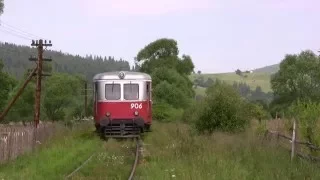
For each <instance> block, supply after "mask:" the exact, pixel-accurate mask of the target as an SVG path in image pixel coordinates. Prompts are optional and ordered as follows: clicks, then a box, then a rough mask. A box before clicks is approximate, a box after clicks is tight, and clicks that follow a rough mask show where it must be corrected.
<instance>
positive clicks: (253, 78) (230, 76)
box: [190, 73, 271, 95]
mask: <svg viewBox="0 0 320 180" xmlns="http://www.w3.org/2000/svg"><path fill="white" fill-rule="evenodd" d="M199 76H203V77H204V79H205V80H207V79H208V78H212V79H213V80H215V79H220V80H222V81H225V82H226V83H228V84H231V85H232V84H233V82H235V81H236V82H245V83H246V84H248V85H249V86H250V88H251V89H252V90H254V89H255V88H256V87H257V86H260V87H261V88H262V91H264V92H270V91H271V85H270V77H271V76H270V73H251V74H247V76H248V77H246V78H244V77H240V76H239V75H237V74H236V73H220V74H201V75H198V74H192V75H191V76H190V79H191V80H192V81H194V80H195V79H196V78H198V77H199ZM204 92H205V88H201V87H200V88H197V89H196V93H197V94H200V95H201V94H204Z"/></svg>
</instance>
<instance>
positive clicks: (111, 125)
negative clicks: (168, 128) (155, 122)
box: [94, 101, 152, 137]
mask: <svg viewBox="0 0 320 180" xmlns="http://www.w3.org/2000/svg"><path fill="white" fill-rule="evenodd" d="M94 113H95V117H94V120H95V125H96V128H97V130H98V131H100V132H101V133H102V134H103V135H104V136H106V137H128V136H137V135H139V134H140V133H141V132H144V131H149V129H150V127H151V123H152V116H151V113H152V112H151V102H150V101H134V102H97V103H96V104H95V107H94Z"/></svg>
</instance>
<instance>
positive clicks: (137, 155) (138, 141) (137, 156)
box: [128, 136, 142, 180]
mask: <svg viewBox="0 0 320 180" xmlns="http://www.w3.org/2000/svg"><path fill="white" fill-rule="evenodd" d="M135 141H136V153H135V159H134V163H133V166H132V169H131V173H130V176H129V178H128V180H132V179H133V177H134V175H135V172H136V168H137V166H138V162H139V159H140V156H141V154H140V153H141V148H142V140H141V137H140V136H139V137H136V138H135Z"/></svg>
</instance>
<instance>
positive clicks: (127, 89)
mask: <svg viewBox="0 0 320 180" xmlns="http://www.w3.org/2000/svg"><path fill="white" fill-rule="evenodd" d="M123 91H124V99H125V100H138V99H139V84H124V85H123Z"/></svg>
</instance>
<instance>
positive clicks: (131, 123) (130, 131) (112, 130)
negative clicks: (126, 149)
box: [99, 118, 150, 138]
mask: <svg viewBox="0 0 320 180" xmlns="http://www.w3.org/2000/svg"><path fill="white" fill-rule="evenodd" d="M149 128H150V126H149V125H147V126H145V124H144V121H143V119H141V118H136V119H112V120H109V119H103V120H102V121H101V122H100V127H99V129H100V130H99V131H100V135H101V137H102V138H133V137H138V136H139V135H141V134H142V133H144V132H145V130H147V131H149Z"/></svg>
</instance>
